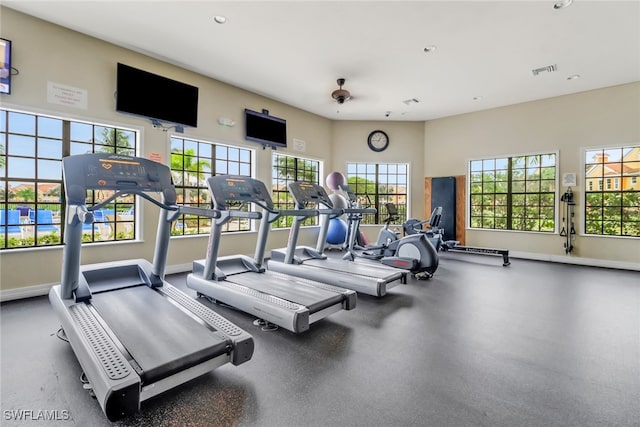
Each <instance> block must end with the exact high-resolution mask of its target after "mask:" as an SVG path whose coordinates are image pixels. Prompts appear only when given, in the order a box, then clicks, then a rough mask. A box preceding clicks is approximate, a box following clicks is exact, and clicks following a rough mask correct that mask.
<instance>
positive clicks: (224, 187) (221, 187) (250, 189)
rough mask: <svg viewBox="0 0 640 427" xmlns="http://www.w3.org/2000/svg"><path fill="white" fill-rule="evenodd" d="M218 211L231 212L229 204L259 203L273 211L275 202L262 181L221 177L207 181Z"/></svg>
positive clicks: (244, 177) (239, 177)
mask: <svg viewBox="0 0 640 427" xmlns="http://www.w3.org/2000/svg"><path fill="white" fill-rule="evenodd" d="M207 185H208V186H209V191H210V193H211V196H212V197H213V202H214V206H215V208H216V209H218V210H221V211H225V210H229V208H228V207H227V202H241V203H258V204H262V205H266V206H267V207H268V208H269V209H273V201H272V200H271V196H270V195H269V191H267V187H266V186H265V185H264V183H263V182H262V181H259V180H257V179H253V178H250V177H247V176H235V175H219V176H212V177H210V178H208V179H207Z"/></svg>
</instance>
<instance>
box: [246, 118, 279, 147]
mask: <svg viewBox="0 0 640 427" xmlns="http://www.w3.org/2000/svg"><path fill="white" fill-rule="evenodd" d="M244 130H245V139H246V140H247V141H253V142H257V143H260V144H262V145H264V146H267V145H268V146H270V147H273V148H279V147H286V146H287V121H286V120H284V119H281V118H278V117H274V116H270V115H269V113H268V112H267V111H264V110H263V112H262V113H259V112H257V111H252V110H249V109H245V110H244Z"/></svg>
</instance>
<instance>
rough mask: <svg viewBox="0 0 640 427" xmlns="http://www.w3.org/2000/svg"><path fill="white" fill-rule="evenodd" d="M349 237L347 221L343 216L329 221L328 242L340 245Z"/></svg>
mask: <svg viewBox="0 0 640 427" xmlns="http://www.w3.org/2000/svg"><path fill="white" fill-rule="evenodd" d="M346 238H347V223H346V222H345V221H344V220H343V219H342V218H333V219H331V220H330V221H329V231H328V232H327V243H329V244H330V245H339V244H341V243H344V241H345V240H346Z"/></svg>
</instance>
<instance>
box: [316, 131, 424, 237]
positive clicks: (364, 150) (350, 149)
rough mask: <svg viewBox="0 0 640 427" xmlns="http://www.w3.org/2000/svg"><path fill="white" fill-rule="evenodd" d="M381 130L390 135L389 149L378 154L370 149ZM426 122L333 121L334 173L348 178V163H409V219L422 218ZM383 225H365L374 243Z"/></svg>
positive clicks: (364, 227) (332, 161) (332, 149)
mask: <svg viewBox="0 0 640 427" xmlns="http://www.w3.org/2000/svg"><path fill="white" fill-rule="evenodd" d="M376 129H380V130H383V131H385V132H386V133H387V135H389V147H388V148H387V149H386V150H385V151H383V152H380V153H378V152H375V151H372V150H370V149H369V147H368V146H367V137H368V136H369V133H371V131H373V130H376ZM423 141H424V123H423V122H393V121H336V122H333V132H332V145H331V162H330V164H331V165H332V167H333V169H327V170H326V171H327V173H328V172H331V171H338V172H342V173H343V174H345V175H346V171H347V163H349V162H369V163H396V162H397V163H408V164H409V174H410V178H409V179H410V181H409V192H410V194H409V197H408V199H409V211H408V212H409V216H410V217H415V218H421V217H422V216H423V212H422V211H423V205H424V173H423V171H424V155H423V153H424V142H423ZM379 230H380V227H379V226H363V231H364V232H365V234H366V235H367V238H368V239H369V240H370V241H375V239H376V236H377V233H378V231H379Z"/></svg>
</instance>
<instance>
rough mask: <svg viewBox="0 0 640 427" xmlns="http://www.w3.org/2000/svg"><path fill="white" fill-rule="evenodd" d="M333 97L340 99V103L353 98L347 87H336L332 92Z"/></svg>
mask: <svg viewBox="0 0 640 427" xmlns="http://www.w3.org/2000/svg"><path fill="white" fill-rule="evenodd" d="M331 97H332V98H333V99H335V100H336V101H338V104H342V103H344V101H348V100H349V98H351V94H350V93H349V91H348V90H345V89H336V90H334V91H333V92H331Z"/></svg>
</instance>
